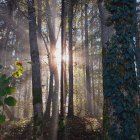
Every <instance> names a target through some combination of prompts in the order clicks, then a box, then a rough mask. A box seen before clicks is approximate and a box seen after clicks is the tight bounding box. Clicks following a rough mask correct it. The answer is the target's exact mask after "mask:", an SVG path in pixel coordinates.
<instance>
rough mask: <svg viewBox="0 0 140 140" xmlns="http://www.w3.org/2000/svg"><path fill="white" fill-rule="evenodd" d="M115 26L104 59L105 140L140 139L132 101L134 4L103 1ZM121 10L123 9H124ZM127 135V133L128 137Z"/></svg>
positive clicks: (134, 91)
mask: <svg viewBox="0 0 140 140" xmlns="http://www.w3.org/2000/svg"><path fill="white" fill-rule="evenodd" d="M105 4H106V8H107V10H108V11H109V12H110V13H111V18H110V21H111V23H112V24H113V25H114V30H115V34H114V35H113V36H112V38H111V40H110V43H109V44H108V45H109V46H110V47H109V48H108V49H107V56H106V59H105V61H106V62H105V73H104V74H105V75H104V78H105V81H106V84H105V87H104V88H105V91H104V97H105V99H107V113H108V114H107V115H108V117H109V118H108V119H109V121H108V126H107V127H108V130H107V132H106V133H107V134H108V137H106V139H113V140H119V139H129V140H133V139H136V140H137V139H139V138H138V130H137V123H136V113H135V112H136V110H137V108H136V105H135V98H136V95H137V92H138V83H137V79H136V71H135V64H134V62H135V59H134V58H135V53H134V47H135V44H134V37H135V33H136V29H135V27H136V26H135V25H136V18H135V16H136V15H135V14H134V13H135V12H134V11H135V8H136V1H129V0H127V1H121V0H117V1H113V0H111V1H105ZM124 5H125V7H124V8H122V6H124ZM128 132H129V133H128Z"/></svg>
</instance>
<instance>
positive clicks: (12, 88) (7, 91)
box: [5, 87, 16, 95]
mask: <svg viewBox="0 0 140 140" xmlns="http://www.w3.org/2000/svg"><path fill="white" fill-rule="evenodd" d="M5 92H6V93H7V94H8V95H11V94H13V93H15V92H16V88H15V87H6V88H5Z"/></svg>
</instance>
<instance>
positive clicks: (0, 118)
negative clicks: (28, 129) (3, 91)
mask: <svg viewBox="0 0 140 140" xmlns="http://www.w3.org/2000/svg"><path fill="white" fill-rule="evenodd" d="M5 120H6V117H5V116H4V115H0V124H3V123H5Z"/></svg>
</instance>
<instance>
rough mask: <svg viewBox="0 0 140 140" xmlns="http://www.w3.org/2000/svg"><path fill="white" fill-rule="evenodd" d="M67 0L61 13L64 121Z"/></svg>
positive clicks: (62, 107)
mask: <svg viewBox="0 0 140 140" xmlns="http://www.w3.org/2000/svg"><path fill="white" fill-rule="evenodd" d="M65 3H66V1H65V0H62V13H61V22H62V31H61V44H62V46H61V98H60V103H61V113H60V115H61V118H62V119H64V116H65V96H66V93H65V88H66V87H65V82H66V81H65V76H66V75H65V64H66V62H65V53H66V7H65Z"/></svg>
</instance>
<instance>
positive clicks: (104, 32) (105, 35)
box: [98, 0, 113, 140]
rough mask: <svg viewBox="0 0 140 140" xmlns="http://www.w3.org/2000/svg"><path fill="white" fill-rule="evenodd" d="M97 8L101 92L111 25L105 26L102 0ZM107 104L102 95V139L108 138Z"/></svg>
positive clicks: (106, 15) (104, 9) (104, 84)
mask: <svg viewBox="0 0 140 140" xmlns="http://www.w3.org/2000/svg"><path fill="white" fill-rule="evenodd" d="M98 9H99V14H100V24H101V43H102V67H103V74H102V75H103V94H105V93H106V90H107V89H106V79H105V68H106V67H105V66H106V61H105V60H106V52H107V48H108V44H107V43H108V42H109V41H110V38H111V36H112V34H113V27H112V26H109V27H108V26H107V25H106V21H107V18H108V17H109V13H108V11H107V10H106V8H105V5H104V0H98ZM108 106H109V104H108V100H107V98H106V97H105V96H104V105H103V133H104V134H103V135H104V140H108V133H107V132H108V125H109V119H108V118H109V116H108V115H109V114H108V111H107V108H108Z"/></svg>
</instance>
